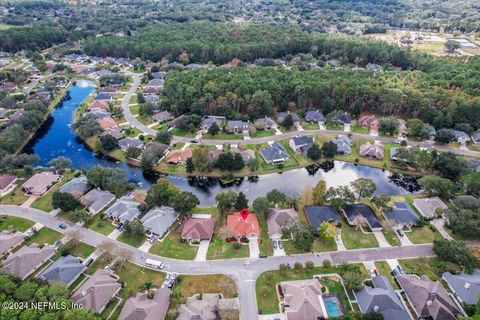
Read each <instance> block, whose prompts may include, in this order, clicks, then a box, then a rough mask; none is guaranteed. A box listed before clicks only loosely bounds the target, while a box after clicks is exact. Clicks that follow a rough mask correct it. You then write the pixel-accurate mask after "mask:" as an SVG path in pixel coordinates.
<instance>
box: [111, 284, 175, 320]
mask: <svg viewBox="0 0 480 320" xmlns="http://www.w3.org/2000/svg"><path fill="white" fill-rule="evenodd" d="M169 304H170V289H167V288H161V289H157V291H156V292H155V295H154V296H153V299H148V298H147V295H146V294H145V293H137V295H136V296H135V297H131V298H129V299H128V300H127V302H125V305H124V306H123V309H122V313H121V314H120V316H119V317H118V320H163V319H165V316H166V314H167V311H168V305H169Z"/></svg>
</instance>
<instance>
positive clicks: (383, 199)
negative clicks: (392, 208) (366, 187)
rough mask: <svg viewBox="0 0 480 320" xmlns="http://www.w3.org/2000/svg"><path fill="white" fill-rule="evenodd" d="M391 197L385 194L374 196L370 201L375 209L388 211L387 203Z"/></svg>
mask: <svg viewBox="0 0 480 320" xmlns="http://www.w3.org/2000/svg"><path fill="white" fill-rule="evenodd" d="M391 199H392V197H390V196H388V195H386V194H380V195H378V196H374V197H373V198H372V199H371V200H370V201H371V202H372V204H374V205H375V206H376V207H377V208H383V209H387V210H388V209H389V207H388V203H389V202H390V200H391Z"/></svg>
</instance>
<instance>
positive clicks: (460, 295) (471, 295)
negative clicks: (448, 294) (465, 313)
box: [442, 269, 480, 305]
mask: <svg viewBox="0 0 480 320" xmlns="http://www.w3.org/2000/svg"><path fill="white" fill-rule="evenodd" d="M442 278H443V279H444V280H445V281H447V284H448V287H449V288H450V290H451V291H452V292H453V293H454V294H455V296H456V297H457V299H458V300H459V301H460V302H462V303H465V304H471V305H476V304H477V303H478V299H479V297H480V270H479V269H474V270H473V273H472V274H467V273H465V272H463V271H462V272H460V273H458V274H453V273H450V272H445V273H443V274H442Z"/></svg>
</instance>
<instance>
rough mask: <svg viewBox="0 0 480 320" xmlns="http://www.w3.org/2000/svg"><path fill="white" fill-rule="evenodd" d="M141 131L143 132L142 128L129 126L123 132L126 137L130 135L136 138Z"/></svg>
mask: <svg viewBox="0 0 480 320" xmlns="http://www.w3.org/2000/svg"><path fill="white" fill-rule="evenodd" d="M140 133H142V132H141V131H140V130H138V129H137V128H133V127H132V128H128V129H125V130H123V131H122V134H123V136H124V137H130V138H134V137H136V136H138V135H139V134H140Z"/></svg>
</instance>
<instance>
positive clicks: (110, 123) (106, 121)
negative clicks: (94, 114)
mask: <svg viewBox="0 0 480 320" xmlns="http://www.w3.org/2000/svg"><path fill="white" fill-rule="evenodd" d="M97 122H98V124H99V125H100V127H101V128H102V129H103V130H107V129H112V128H116V127H118V124H117V123H116V122H115V120H113V118H111V117H104V118H101V119H97Z"/></svg>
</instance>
